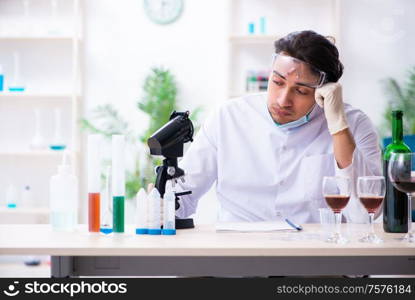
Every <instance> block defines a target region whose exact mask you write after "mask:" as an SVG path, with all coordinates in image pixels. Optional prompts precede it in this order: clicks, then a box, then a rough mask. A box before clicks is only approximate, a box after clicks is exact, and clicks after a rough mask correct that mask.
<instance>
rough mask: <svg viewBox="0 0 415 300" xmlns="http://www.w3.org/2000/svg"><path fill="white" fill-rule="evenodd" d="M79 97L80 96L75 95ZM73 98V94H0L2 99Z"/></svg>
mask: <svg viewBox="0 0 415 300" xmlns="http://www.w3.org/2000/svg"><path fill="white" fill-rule="evenodd" d="M75 96H76V97H79V95H78V94H77V95H75ZM72 97H73V94H71V93H36V92H0V98H13V99H16V98H22V99H23V98H43V99H45V98H49V99H50V98H67V100H69V99H70V98H72Z"/></svg>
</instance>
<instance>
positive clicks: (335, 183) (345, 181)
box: [323, 176, 350, 244]
mask: <svg viewBox="0 0 415 300" xmlns="http://www.w3.org/2000/svg"><path fill="white" fill-rule="evenodd" d="M323 195H324V198H325V199H326V203H327V205H328V206H329V207H330V208H331V210H332V211H333V212H334V216H335V224H336V225H335V226H336V227H335V231H334V233H333V235H332V236H330V237H329V238H328V239H327V240H326V242H328V243H336V244H344V243H347V242H348V240H347V239H346V238H345V237H343V236H342V235H341V233H340V224H341V211H342V209H343V208H345V207H346V205H347V203H348V202H349V199H350V178H348V177H339V176H331V177H328V176H326V177H324V178H323Z"/></svg>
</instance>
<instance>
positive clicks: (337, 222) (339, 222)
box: [334, 213, 341, 235]
mask: <svg viewBox="0 0 415 300" xmlns="http://www.w3.org/2000/svg"><path fill="white" fill-rule="evenodd" d="M334 216H335V222H336V234H337V235H340V224H341V213H335V214H334Z"/></svg>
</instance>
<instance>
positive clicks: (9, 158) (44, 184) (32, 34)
mask: <svg viewBox="0 0 415 300" xmlns="http://www.w3.org/2000/svg"><path fill="white" fill-rule="evenodd" d="M81 4H82V3H80V1H79V0H2V1H0V65H2V67H3V71H4V90H3V91H1V92H0V170H1V171H0V222H1V220H6V218H5V217H4V218H3V214H7V215H8V216H10V214H9V213H10V210H12V209H7V208H6V199H5V195H6V190H7V189H8V187H9V186H10V185H13V186H14V187H15V188H16V190H17V199H18V201H21V192H22V191H23V189H24V187H25V186H30V189H31V191H32V193H31V196H32V197H31V199H32V200H31V201H30V202H31V203H22V202H20V203H19V202H18V205H17V207H16V208H15V209H14V211H13V212H11V215H13V214H14V215H16V216H17V215H19V216H27V218H30V217H29V216H30V215H31V214H32V215H34V217H33V218H32V219H33V220H47V219H45V218H44V217H43V216H44V215H45V214H47V208H48V204H49V179H50V177H51V176H52V175H53V174H55V173H56V171H57V166H58V164H60V161H61V159H62V151H54V150H51V149H50V146H51V144H53V143H54V141H53V139H54V135H55V128H56V117H55V116H56V112H60V114H61V118H60V119H61V122H60V123H61V135H62V138H63V144H64V145H65V146H66V148H67V149H68V150H69V151H70V153H71V158H72V162H71V163H72V165H73V166H74V171H75V173H76V175H77V176H78V177H79V175H80V172H79V165H80V164H79V153H80V137H79V125H78V124H79V123H78V121H79V119H80V115H81V114H80V104H81V101H82V86H81V82H82V78H81V74H82V73H81V69H80V67H81V57H80V48H81V45H82V34H81V28H82V5H81ZM16 56H17V57H18V59H17V60H18V70H17V71H18V72H17V73H18V75H19V76H18V78H19V85H22V86H24V91H9V87H10V86H13V85H14V78H15V77H16V67H15V66H16V65H15V62H16ZM35 111H37V113H35ZM36 114H38V117H39V118H38V129H39V130H40V132H41V133H42V137H43V138H44V142H45V146H46V147H43V148H40V149H37V148H34V147H33V145H31V142H32V141H33V138H34V135H35V131H36V117H35V116H36ZM39 214H41V215H42V217H40V218H36V215H39ZM17 219H18V218H17ZM7 220H9V221H10V218H7ZM16 222H18V221H17V220H16Z"/></svg>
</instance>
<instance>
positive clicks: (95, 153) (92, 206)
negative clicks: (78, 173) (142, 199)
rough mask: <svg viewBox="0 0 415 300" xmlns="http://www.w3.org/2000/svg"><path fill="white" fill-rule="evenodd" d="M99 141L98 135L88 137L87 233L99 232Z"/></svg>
mask: <svg viewBox="0 0 415 300" xmlns="http://www.w3.org/2000/svg"><path fill="white" fill-rule="evenodd" d="M100 141H101V137H100V136H99V135H98V134H91V135H89V136H88V157H87V160H88V229H89V232H99V231H100V225H101V221H100V213H101V207H100V206H101V184H100V179H101V172H100V171H101V170H100V163H101V157H100V150H99V149H100Z"/></svg>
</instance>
